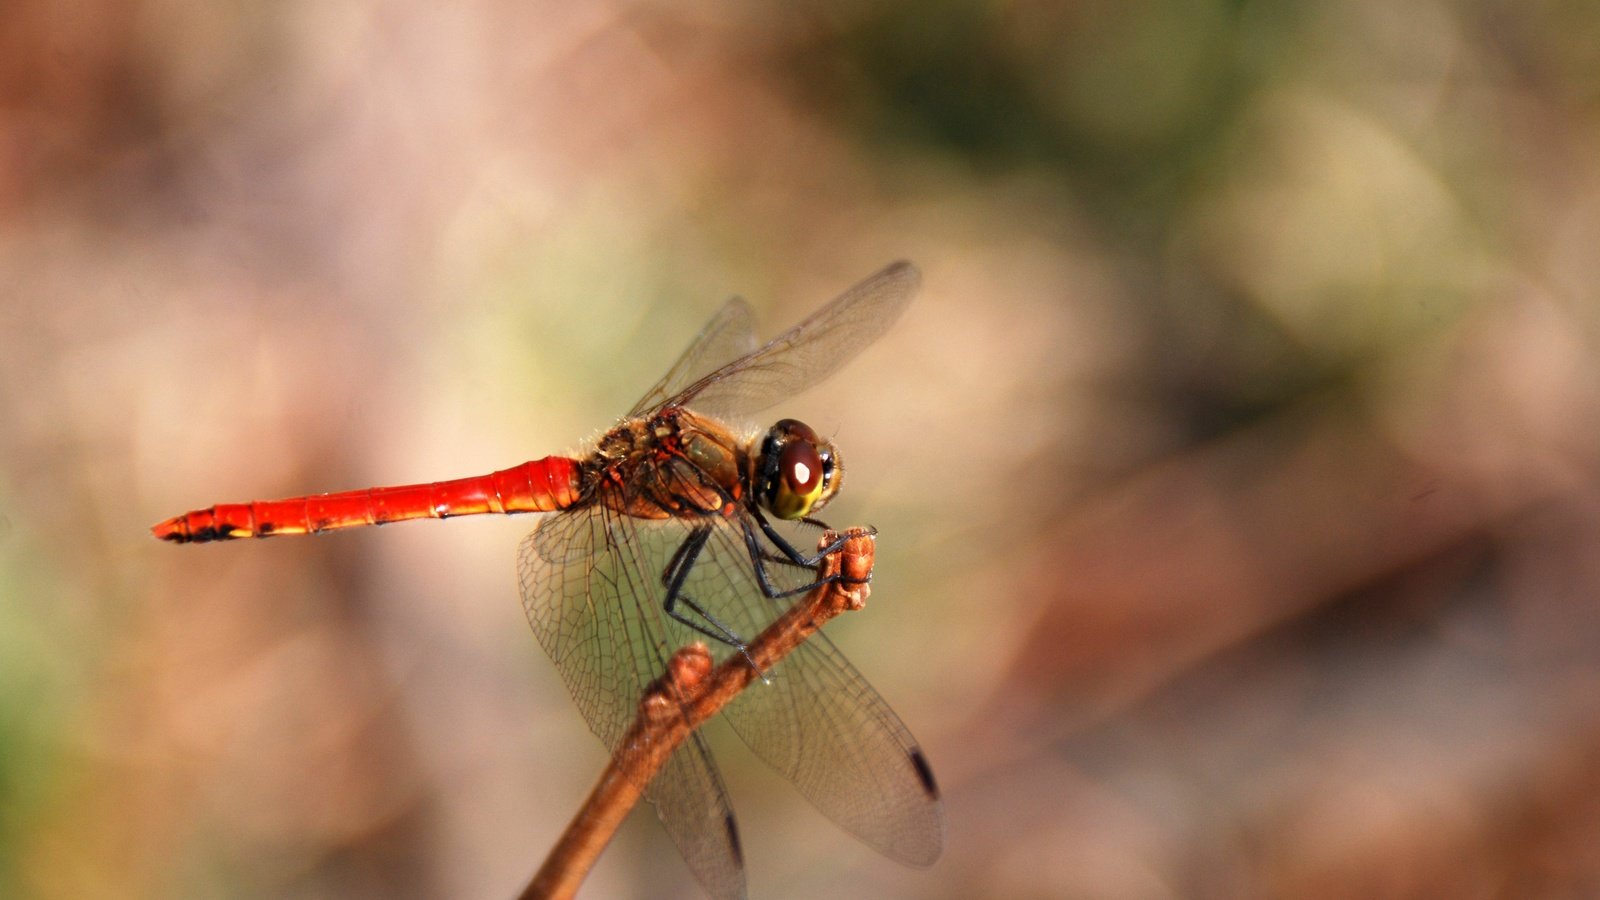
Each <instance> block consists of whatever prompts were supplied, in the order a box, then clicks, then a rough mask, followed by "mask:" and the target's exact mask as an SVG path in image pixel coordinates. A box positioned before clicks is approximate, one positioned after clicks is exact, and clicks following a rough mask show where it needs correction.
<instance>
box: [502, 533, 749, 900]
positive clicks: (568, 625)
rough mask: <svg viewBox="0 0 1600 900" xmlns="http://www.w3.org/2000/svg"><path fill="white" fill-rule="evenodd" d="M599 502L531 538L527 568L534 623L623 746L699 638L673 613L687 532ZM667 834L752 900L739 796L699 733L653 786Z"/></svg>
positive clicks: (705, 871)
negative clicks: (671, 593)
mask: <svg viewBox="0 0 1600 900" xmlns="http://www.w3.org/2000/svg"><path fill="white" fill-rule="evenodd" d="M648 524H651V525H655V526H656V527H651V528H640V527H638V523H637V522H636V520H631V519H627V518H625V517H621V516H617V515H614V514H613V513H611V512H610V511H609V510H607V509H606V508H605V507H603V506H601V505H599V504H596V505H594V506H591V507H586V508H583V509H577V510H572V511H569V512H565V513H561V514H558V515H554V516H551V517H548V518H546V519H545V520H544V521H542V522H540V523H539V527H538V528H536V529H535V530H534V532H533V533H532V534H530V535H528V537H527V538H526V539H525V540H524V541H523V543H522V548H521V552H520V554H519V561H518V568H519V570H520V578H521V582H522V598H523V606H524V609H525V610H526V611H527V614H528V622H529V624H531V625H532V626H533V633H534V634H535V635H536V636H537V637H538V639H539V643H540V644H541V645H542V646H543V647H544V649H545V652H546V653H548V654H549V655H550V658H551V659H552V660H553V661H554V662H555V664H556V669H557V670H559V671H560V673H561V678H562V680H563V681H564V682H565V683H566V686H567V690H568V691H569V692H570V693H571V694H572V698H573V700H575V701H576V702H577V704H578V709H579V710H580V711H581V712H582V713H583V717H584V719H585V720H586V721H588V723H589V727H590V728H591V729H592V730H593V731H594V733H595V734H596V735H598V736H599V738H600V740H601V741H603V742H604V743H605V745H606V747H608V748H610V749H612V750H615V748H616V746H617V743H618V742H619V741H620V740H621V739H622V736H623V734H624V733H625V732H626V731H627V729H628V726H629V725H630V724H631V723H632V721H633V718H634V715H635V712H636V710H637V708H638V703H639V700H640V698H641V697H643V696H644V692H645V689H646V687H647V686H648V685H649V683H650V682H651V681H653V680H654V679H656V678H657V677H659V676H660V675H661V673H663V672H665V671H666V664H667V658H668V657H669V656H670V655H671V653H672V652H673V649H675V648H676V647H680V646H683V645H684V644H687V643H688V642H689V641H688V639H687V638H686V637H684V636H683V635H680V634H674V635H673V638H672V639H673V640H676V641H677V643H669V642H668V637H667V632H668V630H669V629H668V628H667V627H666V626H667V625H669V624H670V625H671V626H673V629H672V630H674V631H675V630H678V629H682V626H681V625H679V624H678V623H676V622H672V621H671V620H667V619H665V617H664V616H663V615H662V613H661V601H662V588H661V582H660V574H659V573H660V572H661V571H662V568H663V567H664V566H665V565H666V560H667V559H668V557H669V556H670V552H671V549H672V548H674V547H675V546H676V543H675V540H676V539H679V538H681V535H682V534H683V533H684V529H682V528H674V527H671V524H670V522H669V523H659V524H658V523H648ZM645 798H646V799H648V800H649V801H650V802H651V804H652V805H654V806H655V808H656V813H657V815H659V816H660V818H661V822H662V824H663V825H664V826H665V827H666V830H667V834H668V835H669V836H670V837H671V838H672V841H673V843H674V844H676V845H677V847H678V850H679V852H680V853H682V854H683V858H684V860H685V861H687V862H688V864H689V868H690V870H691V871H693V872H694V875H695V877H696V878H697V879H698V880H699V881H700V883H701V884H702V885H703V886H704V887H705V888H706V890H707V891H708V892H710V893H711V895H712V896H714V897H718V898H723V897H728V898H736V897H743V896H745V880H744V863H743V860H742V859H741V858H740V852H739V844H738V836H737V826H736V824H735V820H734V815H733V808H732V805H731V804H730V803H729V801H728V792H727V789H726V788H725V787H724V786H723V783H722V777H721V776H720V775H719V774H718V772H717V768H716V764H715V763H714V762H713V761H712V759H711V753H710V750H709V748H707V747H706V744H705V740H704V739H703V738H701V736H700V734H699V733H698V732H695V733H694V734H691V735H690V739H689V740H688V741H685V742H684V743H683V745H682V746H680V747H679V748H678V749H677V750H676V751H675V752H674V753H673V754H672V756H671V758H669V759H668V760H667V763H666V765H665V766H664V767H663V768H662V770H661V771H660V772H659V773H658V774H657V776H656V778H655V779H654V780H653V781H652V782H651V783H650V784H649V785H647V786H646V787H645Z"/></svg>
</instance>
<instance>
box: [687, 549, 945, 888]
mask: <svg viewBox="0 0 1600 900" xmlns="http://www.w3.org/2000/svg"><path fill="white" fill-rule="evenodd" d="M720 521H721V523H722V524H721V525H720V526H719V527H717V528H716V530H715V532H714V533H713V535H712V538H711V540H710V541H708V542H707V544H706V549H705V551H703V553H702V558H701V559H700V560H699V561H698V562H697V563H696V565H695V569H694V571H693V572H692V573H691V575H690V578H689V582H688V585H687V588H688V592H689V593H690V594H691V595H697V599H701V600H704V601H705V603H704V605H705V606H706V608H707V609H709V610H711V611H712V612H713V613H714V614H715V615H717V616H718V617H719V618H722V619H723V620H724V621H725V622H726V623H727V624H728V625H729V626H730V627H732V628H733V629H734V630H735V631H736V632H738V633H739V634H740V635H741V636H744V637H746V638H747V639H748V637H750V636H753V635H754V634H756V633H757V632H759V630H760V629H761V628H762V627H765V625H766V624H767V623H769V622H770V621H771V620H772V619H774V618H776V617H777V615H778V614H779V613H781V611H782V610H783V609H784V608H785V607H786V606H787V605H788V604H789V603H790V602H793V601H790V600H772V599H769V598H768V597H766V596H765V595H764V594H762V593H761V590H760V588H759V587H758V585H757V583H756V581H755V577H754V570H753V568H752V565H751V562H750V556H749V552H748V550H747V549H746V547H745V545H744V542H743V537H742V532H741V531H740V529H739V525H738V524H737V523H736V522H731V521H728V520H720ZM767 570H768V573H769V576H770V577H771V578H772V580H774V581H776V582H778V585H777V586H778V587H780V588H792V587H798V586H800V585H803V584H806V583H808V582H809V581H811V580H812V579H813V578H814V577H815V575H814V573H813V572H812V571H811V570H810V569H804V568H800V567H797V566H792V565H784V564H778V563H769V564H768V565H767ZM765 674H766V676H767V679H766V682H765V683H763V682H761V681H757V682H755V683H753V684H751V685H750V686H749V687H748V688H746V689H745V690H744V692H743V693H741V694H740V695H739V696H738V697H737V698H735V699H734V701H733V702H732V703H730V704H729V705H728V706H727V707H726V708H724V710H723V715H724V716H725V717H726V718H727V720H728V722H729V724H731V725H732V726H733V730H734V731H735V732H737V733H738V735H739V737H740V738H742V739H743V740H744V742H745V744H747V745H748V746H749V747H750V749H751V750H753V751H754V752H755V754H756V755H757V756H759V757H761V759H762V760H764V761H765V762H766V763H767V764H768V765H770V766H772V767H773V768H774V769H777V770H778V771H779V772H780V773H782V774H783V775H784V776H785V777H787V778H788V779H789V780H790V781H791V782H793V783H794V785H795V787H797V788H798V789H799V790H800V793H801V794H802V795H804V796H805V798H806V799H807V800H809V801H810V802H811V804H812V805H813V806H815V807H816V808H817V809H819V810H821V811H822V813H823V814H824V815H826V816H827V817H828V818H830V819H832V820H833V821H834V822H836V823H838V824H839V825H840V826H841V827H843V828H844V829H846V830H847V831H850V832H851V833H853V834H855V835H856V836H857V837H859V838H861V839H862V840H863V841H865V842H866V843H867V844H869V845H871V846H872V847H874V848H876V849H877V850H878V851H880V852H882V853H883V854H885V855H886V856H889V857H892V858H894V859H897V860H900V861H902V862H906V863H910V864H912V865H919V866H926V865H930V864H932V863H933V861H934V860H936V859H937V858H938V857H939V854H940V852H941V850H942V849H943V845H944V820H943V809H942V804H941V801H940V799H939V789H938V787H937V785H936V784H935V782H934V779H933V774H932V771H931V769H930V768H929V766H928V763H927V760H926V758H925V757H924V756H923V754H922V751H921V749H920V748H919V747H918V746H917V742H916V739H915V738H914V737H912V735H911V732H910V731H909V730H908V729H907V728H906V726H905V725H904V723H902V722H901V721H900V717H899V716H897V715H895V713H894V710H892V709H890V708H889V704H887V703H885V702H884V700H883V698H882V697H881V696H879V695H878V692H877V691H876V690H874V689H873V688H872V686H871V685H870V684H868V683H867V680H866V679H865V678H863V677H862V676H861V673H860V672H857V671H856V668H855V667H854V666H852V665H851V664H850V661H849V660H847V659H845V657H844V654H843V653H840V652H839V649H838V648H837V647H835V646H834V645H833V642H831V641H829V640H828V638H827V636H826V635H824V634H821V633H817V634H814V635H812V636H811V638H810V639H808V640H807V641H806V642H805V643H804V644H802V645H801V646H800V647H798V648H797V649H796V650H795V651H794V652H792V653H791V654H790V655H789V656H787V657H785V658H784V659H783V660H782V661H781V662H779V663H778V664H777V665H776V666H774V667H773V669H772V670H771V671H769V672H767V673H765Z"/></svg>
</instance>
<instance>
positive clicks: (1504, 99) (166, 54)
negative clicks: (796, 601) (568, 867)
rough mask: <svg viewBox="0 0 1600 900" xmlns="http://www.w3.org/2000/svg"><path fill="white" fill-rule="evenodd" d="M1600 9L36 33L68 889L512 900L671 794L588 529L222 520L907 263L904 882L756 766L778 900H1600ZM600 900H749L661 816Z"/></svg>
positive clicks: (893, 696)
mask: <svg viewBox="0 0 1600 900" xmlns="http://www.w3.org/2000/svg"><path fill="white" fill-rule="evenodd" d="M1596 46H1600V11H1597V10H1596V9H1595V8H1594V7H1593V5H1592V4H1591V3H1588V2H1585V0H1537V2H1511V0H1461V2H1439V0H1433V2H1430V0H1423V2H1418V3H1410V4H1392V3H1388V2H1383V0H1331V2H1322V3H1294V2H1290V3H1261V2H1221V0H1135V2H1131V3H1106V2H1084V3H1075V4H1052V3H1034V2H1013V3H982V2H967V0H923V2H916V3H913V2H888V0H885V2H868V3H827V2H824V3H795V4H780V3H772V2H760V3H746V4H737V5H734V4H726V5H724V4H714V3H687V4H685V3H668V2H658V0H642V2H632V3H628V2H622V3H617V2H601V3H589V4H558V3H551V2H542V3H528V4H524V3H507V2H488V3H474V4H457V5H441V4H433V3H423V2H417V0H395V2H355V3H343V4H317V3H280V4H265V5H263V4H250V3H237V2H233V3H215V4H182V3H171V2H161V0H147V2H137V0H121V2H118V0H79V2H72V3H54V2H47V0H9V2H8V3H6V5H5V7H4V10H3V11H0V895H3V896H7V897H84V896H96V897H179V896H183V897H258V896H259V897H268V896H271V897H278V896H287V897H419V898H422V897H490V898H492V897H507V896H511V895H513V894H515V893H516V892H517V891H518V890H520V888H521V887H522V885H523V883H524V882H525V880H526V879H527V877H528V876H529V875H530V874H531V873H532V871H533V870H534V868H535V867H536V866H537V865H538V862H539V861H540V859H542V857H543V855H544V852H545V850H546V849H547V848H548V847H549V846H550V844H551V843H552V841H553V840H554V838H555V836H556V834H557V833H558V832H559V829H560V828H561V827H562V826H563V825H564V824H565V822H566V820H567V819H568V817H569V816H570V815H571V814H572V812H573V811H574V810H575V809H576V807H577V805H578V803H579V801H580V800H581V798H582V797H583V796H584V794H585V793H586V792H587V791H588V789H589V787H590V785H591V783H592V781H593V779H594V778H595V777H596V775H597V774H598V773H599V771H600V768H601V766H602V765H603V763H604V760H605V755H604V752H603V749H602V747H601V746H600V744H599V743H598V742H597V741H595V740H594V739H593V738H592V737H591V735H590V734H589V732H588V730H587V729H586V727H585V726H584V724H583V722H582V720H581V719H580V717H579V716H578V715H577V712H576V710H575V708H574V707H573V706H572V703H571V701H570V700H569V699H568V697H567V696H566V694H565V692H564V690H563V688H562V686H561V683H560V680H559V679H558V677H557V676H556V673H555V671H554V668H553V667H552V666H551V665H550V663H549V661H548V660H547V659H545V657H544V655H543V653H542V652H540V650H539V649H538V648H537V645H536V644H535V642H534V641H533V640H532V639H531V636H530V634H529V632H528V628H527V625H526V623H525V621H524V617H523V613H522V610H521V608H520V604H519V602H518V598H517V589H516V581H515V575H514V561H515V549H516V545H517V542H518V540H519V539H520V537H521V536H522V535H523V534H525V533H526V532H527V531H528V530H529V529H530V528H531V527H532V524H533V523H532V521H531V520H529V519H526V518H522V519H507V518H495V519H489V518H487V517H485V518H482V519H462V520H458V521H454V522H451V523H449V524H448V525H444V524H440V523H418V524H409V525H401V526H396V527H393V528H387V529H383V530H382V531H377V530H368V531H364V532H350V533H345V534H341V535H335V536H328V537H323V538H319V539H316V540H284V541H281V542H279V541H273V542H261V543H258V542H239V543H237V544H226V545H213V546H200V547H173V546H167V545H162V544H158V543H157V542H156V541H154V540H152V539H151V538H150V536H149V534H148V532H147V529H148V527H149V525H150V524H151V523H153V522H155V521H157V520H159V519H162V518H165V517H167V516H170V515H173V514H176V513H179V512H182V511H184V510H187V509H191V508H195V507H202V506H207V505H210V504H212V503H215V502H221V501H242V500H248V499H253V498H273V497H281V496H291V495H295V494H301V493H308V492H315V491H324V490H338V489H347V488H356V487H363V486H366V485H370V484H395V483H403V482H410V481H426V480H434V479H439V478H448V477H455V476H460V475H467V474H475V473H478V472H482V471H488V470H491V469H495V468H500V467H505V466H509V465H512V464H515V463H518V462H521V461H523V460H525V459H530V458H536V457H540V456H544V455H546V454H550V453H559V452H565V451H569V450H573V449H575V448H576V447H577V446H578V445H579V444H580V443H581V442H582V441H583V440H584V439H586V438H588V437H591V436H593V435H594V434H595V433H596V432H598V431H599V430H601V429H603V428H605V427H607V426H608V425H609V424H611V423H612V422H613V421H614V420H615V418H616V417H617V416H618V415H620V414H621V413H622V412H623V411H624V410H626V409H627V408H628V407H629V406H630V405H631V404H632V403H633V401H634V400H635V399H636V398H637V396H638V395H639V394H640V393H642V392H643V390H644V389H645V388H646V387H648V386H649V385H650V384H651V383H652V382H653V381H654V380H655V379H656V378H657V377H658V376H659V375H660V374H661V372H663V371H664V370H665V369H666V367H667V366H668V365H669V364H670V363H671V362H672V360H673V359H674V358H675V356H676V355H677V353H678V352H679V351H680V350H681V349H682V347H683V346H684V345H685V344H686V342H687V341H688V340H689V339H690V337H691V336H692V335H693V334H694V333H695V332H696V331H697V330H698V328H699V326H700V325H701V323H702V322H703V321H704V320H705V319H706V318H707V317H708V316H709V315H710V314H711V313H712V312H713V311H714V310H715V309H716V308H717V306H718V305H719V304H720V303H721V302H722V301H723V300H724V299H725V298H726V297H727V296H729V295H730V294H733V293H741V294H743V295H745V296H747V297H749V298H750V300H751V301H752V303H753V304H754V305H755V306H756V308H757V309H758V310H759V311H760V312H761V315H762V321H763V326H764V328H765V334H768V335H770V334H774V333H776V331H777V329H780V328H782V327H786V326H787V325H789V324H790V323H792V322H794V321H797V320H798V319H799V318H800V317H802V316H803V315H805V314H806V313H808V312H810V311H812V310H814V309H815V308H817V307H818V306H820V305H821V304H822V303H824V302H826V301H827V300H828V299H829V298H830V297H831V296H833V295H834V294H836V293H837V292H838V291H840V290H842V289H843V288H845V287H847V286H849V285H850V284H852V283H854V282H855V281H856V280H858V279H859V278H861V277H864V276H865V275H867V274H868V273H870V272H872V271H874V270H876V269H877V268H879V267H880V266H882V265H883V264H885V263H887V262H888V261H890V260H892V259H896V258H900V257H905V258H910V259H913V260H915V261H917V262H918V263H919V264H920V265H921V266H922V267H923V269H924V272H925V278H926V282H925V288H924V291H923V293H922V296H921V297H920V299H919V300H918V301H917V303H916V304H915V305H914V306H913V307H912V309H911V311H910V312H909V314H908V315H907V316H906V318H905V319H904V320H902V322H901V323H900V324H899V325H898V326H897V328H896V329H895V330H894V331H893V332H892V333H891V334H890V335H889V336H888V337H886V338H885V339H884V340H882V341H881V342H879V343H878V344H876V345H875V346H873V347H872V348H871V349H870V350H869V351H868V352H867V353H866V354H865V355H863V356H862V357H861V358H860V359H859V360H858V361H857V362H856V363H854V364H853V365H851V366H850V367H849V368H848V369H847V370H846V371H845V372H844V373H843V374H841V375H840V376H839V377H836V378H834V379H833V380H832V381H830V382H828V383H827V384H825V385H823V386H821V387H819V388H818V389H817V390H814V391H812V392H810V393H809V394H807V395H804V396H802V397H799V398H797V399H796V401H795V402H794V404H793V405H792V406H789V407H785V408H783V409H781V410H778V411H777V412H779V413H780V414H782V415H793V416H796V417H799V418H803V419H806V420H807V421H809V422H811V423H812V424H813V425H815V426H817V428H818V430H819V431H822V432H823V433H825V434H833V435H834V436H836V438H837V440H838V441H839V442H840V444H841V446H842V447H843V449H844V454H845V457H846V459H847V461H848V463H849V464H850V466H851V477H850V482H849V489H848V490H847V491H846V493H845V494H844V495H842V496H841V498H840V499H839V500H838V501H837V502H836V503H835V504H834V505H833V506H832V507H831V508H830V510H829V517H830V519H831V520H833V521H835V522H836V523H838V524H849V523H871V524H874V525H876V526H877V527H878V528H879V529H880V530H881V532H882V538H881V542H880V549H879V560H878V569H877V580H876V582H875V590H874V593H873V597H872V602H871V605H870V606H869V607H868V609H867V610H866V612H864V613H860V614H855V615H852V616H848V617H845V618H842V619H840V620H838V621H837V622H835V623H834V624H833V625H831V626H830V633H831V634H832V635H833V636H834V638H835V640H837V641H838V642H839V643H840V644H841V645H842V646H843V647H844V648H845V650H846V652H847V653H849V654H850V656H851V657H852V658H853V659H854V660H855V662H856V664H857V665H858V667H859V668H860V669H861V670H862V671H863V672H864V673H865V674H866V675H867V677H868V678H869V679H870V680H872V682H873V683H874V684H875V685H876V686H877V687H878V688H879V689H880V691H881V692H882V693H883V694H884V695H885V696H886V697H887V698H888V699H889V701H890V702H891V703H892V704H893V705H894V706H895V707H896V709H897V710H899V712H900V713H901V714H902V716H903V717H904V718H905V720H906V721H907V723H908V724H909V725H910V726H911V727H912V729H913V730H914V731H915V732H916V734H917V735H918V737H919V739H920V740H921V742H922V744H923V746H924V747H925V749H926V751H927V753H928V756H929V758H930V759H931V761H932V763H933V766H934V768H935V770H936V772H937V773H938V775H939V777H940V779H941V781H942V784H943V786H944V788H945V792H946V802H947V817H948V848H947V851H946V853H945V856H944V858H943V859H942V860H941V861H940V862H939V863H938V865H937V866H936V867H935V868H933V869H931V870H928V871H917V870H911V869H906V868H902V867H900V866H897V865H896V864H894V863H892V862H889V861H887V860H884V859H881V858H879V857H877V856H876V855H875V854H874V853H872V851H870V850H868V849H866V848H865V847H863V846H861V845H859V844H858V843H856V842H855V841H853V840H852V839H851V838H850V837H849V836H848V835H846V834H845V833H843V832H841V831H839V830H838V829H836V828H834V827H833V826H832V825H831V824H830V823H828V822H827V821H826V820H825V819H823V818H822V817H821V816H820V815H818V814H816V813H814V812H813V811H811V810H810V808H809V807H807V806H806V805H805V803H804V801H803V800H802V799H801V798H800V797H799V796H798V794H796V793H795V792H794V791H793V790H791V789H790V788H789V787H788V786H787V785H786V784H785V783H784V782H783V781H782V779H780V778H778V777H777V776H775V775H773V774H771V773H770V772H768V771H766V770H765V769H764V768H762V767H761V766H760V764H759V763H757V762H755V761H754V760H753V758H752V757H751V756H750V755H749V754H748V753H747V752H746V751H745V750H744V748H743V747H742V746H740V745H739V744H738V742H737V740H735V739H732V736H731V735H729V734H726V733H722V732H715V731H714V733H713V735H712V737H713V744H714V746H715V747H717V748H718V751H719V752H718V755H719V759H720V760H721V762H722V766H723V769H724V772H725V774H726V775H727V777H728V779H729V781H730V785H731V789H732V792H733V797H734V803H735V805H736V807H737V809H738V811H739V814H740V821H741V825H742V829H743V834H744V840H745V848H746V857H747V862H748V871H749V880H750V887H751V892H752V894H753V895H754V896H757V897H817V896H861V897H866V896H872V897H973V896H1005V897H1029V896H1035V897H1097V898H1098V897H1107V898H1164V897H1174V898H1176V897H1340V896H1361V897H1436V896H1452V897H1500V896H1519V897H1520V896H1541V897H1569V896H1595V895H1597V894H1600V554H1597V553H1596V552H1595V542H1596V540H1597V539H1600V353H1597V352H1596V337H1597V334H1600V307H1597V305H1596V303H1595V298H1596V289H1595V284H1596V283H1597V282H1600V253H1597V252H1596V251H1597V247H1600V54H1596V53H1595V47H1596ZM588 895H589V896H594V897H634V896H637V897H645V896H648V897H667V896H684V897H692V896H696V895H697V894H696V888H695V886H694V883H693V881H692V880H691V879H690V877H689V875H688V872H687V869H686V868H685V867H684V865H683V863H682V862H681V860H679V859H678V857H677V855H676V852H675V851H674V849H673V848H672V846H671V844H670V843H669V842H668V841H667V840H666V839H665V837H664V834H663V833H662V831H661V830H660V828H659V826H658V825H657V823H656V822H655V820H654V817H653V816H652V815H650V814H649V813H646V812H641V813H636V814H635V815H634V816H633V818H632V819H631V820H630V822H629V825H628V826H627V828H626V829H625V830H624V832H623V833H622V834H621V835H620V837H619V839H618V841H617V842H616V843H615V844H614V845H613V846H612V847H611V848H610V850H609V851H608V852H607V854H606V855H605V857H604V858H603V859H602V861H601V864H600V866H599V867H598V868H597V870H596V871H595V872H594V874H593V875H592V877H591V880H590V882H589V888H588Z"/></svg>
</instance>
